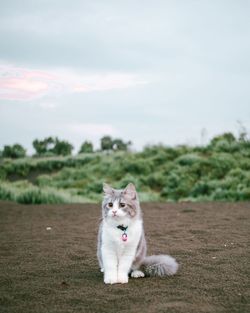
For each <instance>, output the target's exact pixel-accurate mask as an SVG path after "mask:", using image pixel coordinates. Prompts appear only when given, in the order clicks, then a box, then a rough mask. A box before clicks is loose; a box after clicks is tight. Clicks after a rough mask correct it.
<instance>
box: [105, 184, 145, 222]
mask: <svg viewBox="0 0 250 313" xmlns="http://www.w3.org/2000/svg"><path fill="white" fill-rule="evenodd" d="M103 191H104V197H103V202H102V213H103V218H111V219H113V220H117V221H118V220H119V219H122V218H126V217H127V218H134V217H136V216H139V215H140V205H139V198H138V195H137V192H136V189H135V186H134V185H133V184H132V183H129V184H128V185H127V187H126V188H124V189H119V190H118V189H114V188H112V187H111V186H109V185H107V184H103Z"/></svg>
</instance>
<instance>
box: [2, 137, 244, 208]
mask: <svg viewBox="0 0 250 313" xmlns="http://www.w3.org/2000/svg"><path fill="white" fill-rule="evenodd" d="M103 182H106V183H110V184H111V185H112V186H113V187H115V188H124V187H125V186H126V185H127V184H128V183H130V182H132V183H134V184H135V186H136V188H137V189H138V191H139V195H140V199H141V200H142V201H144V202H159V201H160V202H178V201H193V202H196V201H198V202H205V201H227V202H234V201H249V200H250V140H246V139H244V140H243V139H240V138H239V139H236V138H235V137H234V136H233V135H232V134H231V133H226V134H224V135H221V136H218V137H215V138H213V139H212V140H211V142H210V143H209V144H208V145H207V146H197V147H190V146H185V145H182V146H176V147H168V146H162V145H157V146H148V147H145V148H144V150H143V151H141V152H135V151H134V152H133V151H99V152H94V153H82V154H78V155H74V156H51V157H45V156H39V157H38V156H36V157H26V158H20V159H8V158H2V159H1V158H0V200H9V201H15V202H18V203H22V204H41V203H43V204H45V203H46V204H52V203H54V204H59V203H89V202H91V203H98V202H100V200H101V193H102V184H103Z"/></svg>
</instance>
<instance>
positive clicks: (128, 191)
mask: <svg viewBox="0 0 250 313" xmlns="http://www.w3.org/2000/svg"><path fill="white" fill-rule="evenodd" d="M123 194H124V195H125V196H128V197H129V198H130V199H132V200H135V199H136V189H135V185H134V184H132V183H129V184H128V185H127V187H126V188H125V189H124V190H123Z"/></svg>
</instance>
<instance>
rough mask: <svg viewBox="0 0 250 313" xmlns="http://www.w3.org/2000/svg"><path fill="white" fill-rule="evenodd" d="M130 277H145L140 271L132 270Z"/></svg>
mask: <svg viewBox="0 0 250 313" xmlns="http://www.w3.org/2000/svg"><path fill="white" fill-rule="evenodd" d="M131 277H134V278H139V277H145V274H144V273H143V272H142V271H139V270H134V271H133V272H132V273H131Z"/></svg>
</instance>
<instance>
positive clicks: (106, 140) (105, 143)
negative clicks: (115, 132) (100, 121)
mask: <svg viewBox="0 0 250 313" xmlns="http://www.w3.org/2000/svg"><path fill="white" fill-rule="evenodd" d="M112 149H113V140H112V138H111V137H110V136H104V137H102V138H101V150H103V151H105V150H106V151H109V150H112Z"/></svg>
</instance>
